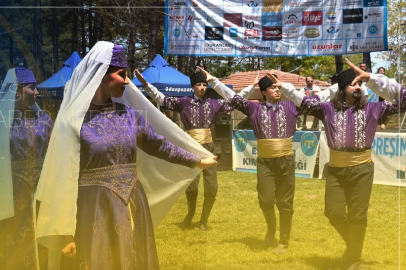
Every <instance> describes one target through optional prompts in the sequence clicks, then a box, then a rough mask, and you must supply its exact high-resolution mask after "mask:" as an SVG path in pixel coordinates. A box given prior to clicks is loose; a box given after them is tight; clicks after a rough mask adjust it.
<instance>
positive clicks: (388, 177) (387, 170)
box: [319, 132, 406, 187]
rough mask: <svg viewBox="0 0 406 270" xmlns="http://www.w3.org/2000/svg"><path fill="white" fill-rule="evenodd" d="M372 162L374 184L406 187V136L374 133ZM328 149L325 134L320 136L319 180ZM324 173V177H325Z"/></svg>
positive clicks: (327, 155) (324, 165)
mask: <svg viewBox="0 0 406 270" xmlns="http://www.w3.org/2000/svg"><path fill="white" fill-rule="evenodd" d="M371 152H372V161H373V162H374V167H375V171H374V184H382V185H390V186H403V187H406V134H405V133H389V132H377V133H375V138H374V142H373V143H372V146H371ZM329 153H330V149H329V148H328V145H327V138H326V134H325V132H322V134H321V136H320V160H319V172H320V173H319V178H322V177H323V172H324V169H325V168H326V163H327V162H328V161H329ZM325 174H326V173H325V172H324V177H325Z"/></svg>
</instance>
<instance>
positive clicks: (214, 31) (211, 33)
mask: <svg viewBox="0 0 406 270" xmlns="http://www.w3.org/2000/svg"><path fill="white" fill-rule="evenodd" d="M204 30H205V34H204V39H205V40H223V32H224V27H211V26H206V27H205V28H204Z"/></svg>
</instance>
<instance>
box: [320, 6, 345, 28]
mask: <svg viewBox="0 0 406 270" xmlns="http://www.w3.org/2000/svg"><path fill="white" fill-rule="evenodd" d="M342 18H343V11H342V9H328V10H325V11H324V12H323V24H324V25H337V24H341V23H342Z"/></svg>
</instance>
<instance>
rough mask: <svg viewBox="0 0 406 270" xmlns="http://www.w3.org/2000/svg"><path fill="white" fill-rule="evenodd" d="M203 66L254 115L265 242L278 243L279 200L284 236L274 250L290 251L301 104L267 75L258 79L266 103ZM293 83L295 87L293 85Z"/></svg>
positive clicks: (213, 81) (227, 94)
mask: <svg viewBox="0 0 406 270" xmlns="http://www.w3.org/2000/svg"><path fill="white" fill-rule="evenodd" d="M200 70H201V71H202V72H203V73H205V74H206V76H207V80H208V82H209V84H210V86H212V88H213V89H214V90H215V91H216V92H217V93H219V94H220V95H222V96H223V97H224V98H225V99H226V100H228V101H229V102H230V104H231V105H232V106H233V108H235V109H238V110H240V111H242V112H243V113H244V114H246V115H247V116H248V117H249V119H250V122H251V125H252V127H253V130H254V134H255V137H256V138H257V142H258V158H257V191H258V200H259V206H260V208H261V209H262V213H263V215H264V217H265V221H266V223H267V232H266V237H265V243H266V244H267V245H270V246H274V244H275V232H276V215H275V207H274V206H275V204H276V206H277V208H278V210H279V216H280V219H279V224H280V239H279V244H278V246H277V247H276V248H275V249H274V251H273V253H275V254H283V253H286V252H287V249H288V246H289V240H290V233H291V227H292V216H293V197H294V192H295V158H294V154H293V148H292V137H293V135H294V133H295V126H296V117H297V116H298V115H299V108H297V107H296V106H295V104H294V103H293V102H291V101H281V100H280V99H281V94H280V92H279V86H277V85H275V84H274V83H273V82H272V81H271V80H270V79H269V78H268V77H267V76H265V77H263V78H262V79H261V80H260V81H259V83H258V85H259V88H260V90H261V93H262V95H263V96H264V99H265V103H257V102H252V101H249V100H247V99H245V98H243V97H241V96H238V95H236V94H235V93H234V92H233V91H232V90H231V89H229V88H228V87H226V86H225V85H224V84H222V83H221V82H220V81H219V80H218V79H217V78H214V77H213V76H211V75H210V74H209V73H208V72H206V71H204V70H203V69H200ZM289 86H290V87H291V88H293V85H290V84H289Z"/></svg>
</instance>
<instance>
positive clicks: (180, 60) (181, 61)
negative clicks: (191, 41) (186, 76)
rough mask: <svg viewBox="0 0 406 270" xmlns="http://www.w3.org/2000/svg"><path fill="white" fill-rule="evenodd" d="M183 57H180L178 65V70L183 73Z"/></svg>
mask: <svg viewBox="0 0 406 270" xmlns="http://www.w3.org/2000/svg"><path fill="white" fill-rule="evenodd" d="M183 58H184V57H183V56H182V55H178V64H177V68H178V70H179V71H180V72H182V70H183V68H184V67H183Z"/></svg>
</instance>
